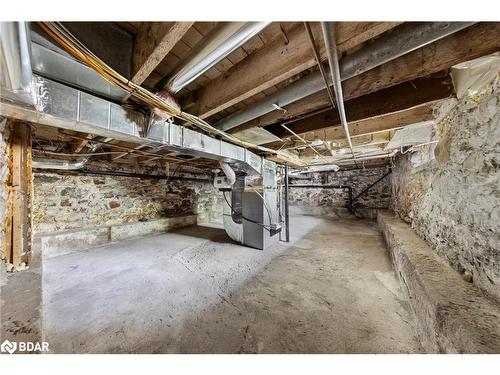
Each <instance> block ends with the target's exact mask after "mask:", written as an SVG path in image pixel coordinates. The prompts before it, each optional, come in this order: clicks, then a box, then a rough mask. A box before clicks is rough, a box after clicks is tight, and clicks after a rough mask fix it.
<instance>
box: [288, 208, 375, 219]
mask: <svg viewBox="0 0 500 375" xmlns="http://www.w3.org/2000/svg"><path fill="white" fill-rule="evenodd" d="M377 210H378V209H376V208H363V207H360V208H357V209H356V216H358V217H360V218H363V219H370V220H373V221H375V220H376V219H377ZM290 214H291V215H306V216H328V217H338V218H343V217H352V214H351V212H350V211H349V210H348V209H347V208H345V207H332V206H299V205H290Z"/></svg>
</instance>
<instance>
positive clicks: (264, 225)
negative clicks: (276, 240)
mask: <svg viewBox="0 0 500 375" xmlns="http://www.w3.org/2000/svg"><path fill="white" fill-rule="evenodd" d="M222 195H223V196H224V200H225V201H226V203H227V205H228V206H229V208H230V209H231V212H232V213H233V214H237V215H238V213H237V212H236V211H235V210H234V209H233V206H231V204H230V203H229V201H228V200H227V197H226V192H225V191H223V192H222ZM241 218H242V219H243V220H246V221H249V222H250V223H254V224H257V225H260V226H261V227H262V228H264V229H265V230H267V231H268V232H269V233H271V229H270V226H269V225H266V224H263V223H259V222H258V221H255V220H252V219H249V218H246V217H245V216H243V215H241Z"/></svg>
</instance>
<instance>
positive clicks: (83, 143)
mask: <svg viewBox="0 0 500 375" xmlns="http://www.w3.org/2000/svg"><path fill="white" fill-rule="evenodd" d="M92 138H94V136H93V135H92V134H88V135H87V137H86V138H85V139H80V140H79V141H78V142H77V143H76V146H75V149H74V150H73V153H75V154H79V153H80V152H81V151H82V150H83V149H84V148H85V147H86V146H87V144H88V143H89V141H90V140H92Z"/></svg>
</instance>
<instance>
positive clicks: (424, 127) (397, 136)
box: [384, 121, 434, 151]
mask: <svg viewBox="0 0 500 375" xmlns="http://www.w3.org/2000/svg"><path fill="white" fill-rule="evenodd" d="M433 137H434V121H423V122H418V123H416V124H413V125H409V126H406V127H404V128H402V129H399V130H396V133H394V136H393V137H392V139H391V140H390V141H389V143H388V144H387V145H386V146H385V148H384V150H385V151H388V150H394V149H397V148H400V147H403V146H415V145H421V144H426V143H429V142H431V141H432V139H433Z"/></svg>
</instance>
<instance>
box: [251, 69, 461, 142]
mask: <svg viewBox="0 0 500 375" xmlns="http://www.w3.org/2000/svg"><path fill="white" fill-rule="evenodd" d="M325 96H326V97H327V98H328V95H325ZM452 96H454V87H453V82H452V80H451V77H450V75H449V74H448V72H447V71H444V72H440V73H439V74H435V75H433V76H429V77H427V78H418V79H416V80H414V81H412V82H404V83H401V84H399V85H396V86H392V87H388V88H386V89H383V90H380V91H377V92H374V93H371V94H367V95H363V96H360V97H358V98H354V99H351V100H348V101H346V102H345V110H346V116H347V120H348V121H349V122H352V121H359V120H362V119H367V118H370V117H375V116H380V115H383V114H386V113H392V112H396V111H401V110H404V109H408V108H412V107H415V106H417V105H421V104H425V103H429V102H433V101H435V100H439V99H444V98H449V97H452ZM327 100H328V99H327ZM280 124H281V122H277V123H276V124H273V125H269V126H266V127H265V129H266V130H268V131H270V132H271V133H273V134H274V135H276V136H278V137H283V136H286V135H288V133H287V132H286V131H285V130H284V129H283V127H282V126H281V125H280ZM339 124H340V117H339V113H338V111H337V110H336V109H335V110H333V109H331V106H328V107H326V108H325V111H323V112H321V113H318V114H316V115H313V116H310V117H306V118H303V119H300V120H298V121H294V122H291V123H288V124H287V126H288V127H289V128H290V129H292V130H293V131H294V132H296V133H304V132H307V131H312V130H317V129H321V128H326V127H330V126H336V125H339ZM247 126H248V124H247Z"/></svg>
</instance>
